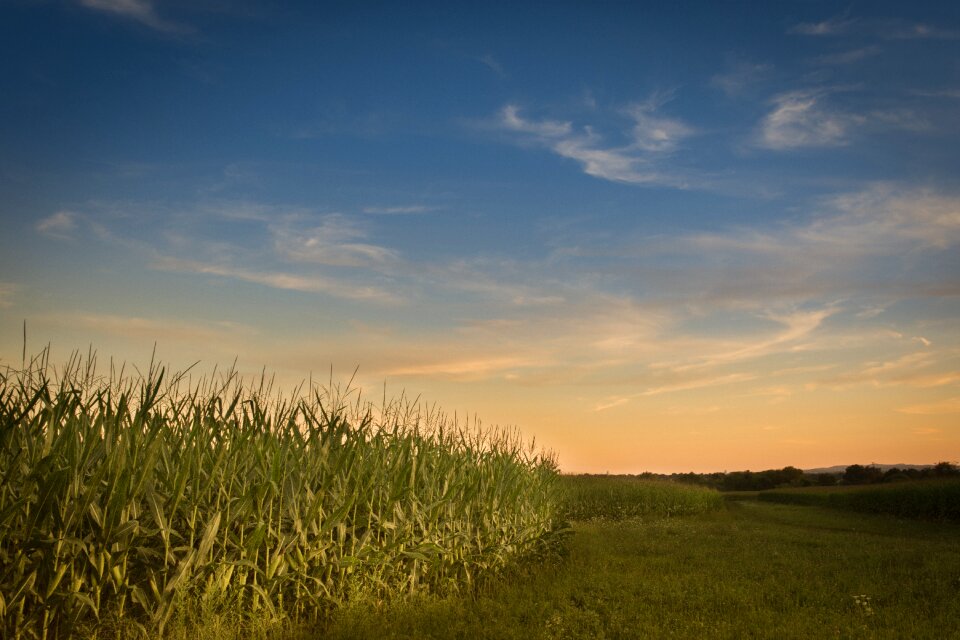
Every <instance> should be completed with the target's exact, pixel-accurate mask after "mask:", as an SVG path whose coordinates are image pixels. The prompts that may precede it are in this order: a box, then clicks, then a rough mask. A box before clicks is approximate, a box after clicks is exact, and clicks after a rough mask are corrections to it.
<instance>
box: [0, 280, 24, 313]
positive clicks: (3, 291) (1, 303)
mask: <svg viewBox="0 0 960 640" xmlns="http://www.w3.org/2000/svg"><path fill="white" fill-rule="evenodd" d="M19 288H20V287H18V286H17V285H16V284H14V283H12V282H0V309H7V308H9V307H12V306H13V301H12V298H13V295H14V294H15V293H16V292H17V291H18V290H19Z"/></svg>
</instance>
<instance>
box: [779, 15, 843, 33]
mask: <svg viewBox="0 0 960 640" xmlns="http://www.w3.org/2000/svg"><path fill="white" fill-rule="evenodd" d="M856 22H857V21H856V20H853V19H846V18H842V17H836V18H829V19H827V20H822V21H820V22H801V23H799V24H796V25H794V26H792V27H790V29H789V30H788V33H796V34H799V35H803V36H835V35H840V34H842V33H846V32H847V31H849V29H850V27H852V26H853V25H854V24H855V23H856Z"/></svg>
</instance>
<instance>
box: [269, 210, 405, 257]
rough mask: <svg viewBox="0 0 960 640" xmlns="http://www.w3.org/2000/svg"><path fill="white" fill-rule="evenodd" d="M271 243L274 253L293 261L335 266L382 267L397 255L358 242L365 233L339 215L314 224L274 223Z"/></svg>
mask: <svg viewBox="0 0 960 640" xmlns="http://www.w3.org/2000/svg"><path fill="white" fill-rule="evenodd" d="M271 230H272V233H273V243H274V248H275V249H276V251H277V253H278V254H280V255H282V256H284V257H285V258H287V259H289V260H293V261H295V262H313V263H317V264H324V265H329V266H336V267H382V266H384V265H387V264H390V263H394V262H396V261H397V260H398V259H399V254H398V253H397V252H396V251H394V250H392V249H388V248H387V247H383V246H379V245H375V244H370V243H367V242H360V240H363V239H365V238H366V237H367V232H366V230H364V229H363V228H362V227H361V226H359V225H358V224H357V223H356V222H354V221H352V220H351V219H349V218H347V217H346V216H344V215H341V214H337V213H334V214H328V215H326V216H324V217H323V218H322V220H321V223H320V224H319V225H317V226H313V227H308V228H302V227H299V226H293V225H290V224H286V225H275V226H273V227H272V229H271Z"/></svg>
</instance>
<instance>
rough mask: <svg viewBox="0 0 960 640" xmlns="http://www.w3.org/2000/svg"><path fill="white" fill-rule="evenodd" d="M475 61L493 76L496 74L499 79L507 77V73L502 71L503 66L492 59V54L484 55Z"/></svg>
mask: <svg viewBox="0 0 960 640" xmlns="http://www.w3.org/2000/svg"><path fill="white" fill-rule="evenodd" d="M477 61H478V62H480V63H482V64H483V65H484V66H486V67H487V68H488V69H490V70H491V71H493V72H494V73H495V74H497V75H498V76H499V77H501V78H506V77H507V73H506V71H504V69H503V65H502V64H500V62H499V61H498V60H497V59H496V58H494V57H493V54H492V53H485V54H484V55H482V56H480V57H479V58H477Z"/></svg>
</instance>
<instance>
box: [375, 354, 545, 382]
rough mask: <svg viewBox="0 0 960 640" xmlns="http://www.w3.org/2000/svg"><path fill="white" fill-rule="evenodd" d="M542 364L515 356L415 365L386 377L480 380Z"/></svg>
mask: <svg viewBox="0 0 960 640" xmlns="http://www.w3.org/2000/svg"><path fill="white" fill-rule="evenodd" d="M540 364H542V363H539V362H534V361H530V360H527V359H524V358H517V357H513V356H503V357H492V358H490V357H488V358H471V359H466V360H449V361H442V362H430V363H425V364H414V365H408V366H401V367H397V368H394V369H388V370H386V371H385V372H384V375H387V376H390V377H397V378H399V377H428V378H457V379H478V378H488V377H490V376H491V375H496V374H500V375H503V374H504V373H506V372H508V371H512V370H514V369H518V368H523V367H528V366H534V365H540Z"/></svg>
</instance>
